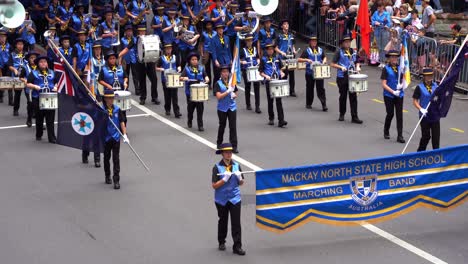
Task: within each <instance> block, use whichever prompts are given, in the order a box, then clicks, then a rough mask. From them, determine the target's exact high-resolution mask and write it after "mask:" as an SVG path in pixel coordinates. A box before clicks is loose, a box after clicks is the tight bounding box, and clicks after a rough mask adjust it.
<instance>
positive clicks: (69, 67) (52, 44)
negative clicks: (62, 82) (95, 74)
mask: <svg viewBox="0 0 468 264" xmlns="http://www.w3.org/2000/svg"><path fill="white" fill-rule="evenodd" d="M44 35H46V34H44ZM45 37H46V39H47V43H48V44H49V46H51V47H52V49H53V51H54V53H55V55H58V56H59V57H60V58H61V59H62V61H63V62H64V63H65V65H66V66H67V67H68V69H69V70H70V71H71V72H72V73H73V75H74V76H75V78H76V79H77V80H78V81H79V82H80V83H81V85H83V87H84V88H85V89H86V91H87V93H88V95H89V96H90V97H91V98H92V99H93V101H94V102H95V103H96V104H97V105H98V106H100V107H102V105H101V103H99V102H98V101H97V99H96V97H95V96H94V95H93V94H92V93H91V91H90V90H89V89H88V87H87V86H86V84H85V83H84V82H83V80H81V78H80V76H78V74H77V73H76V72H75V70H73V67H72V66H71V65H70V63H69V62H68V61H67V59H66V58H65V56H63V54H62V53H61V52H60V51H59V50H58V48H57V46H56V45H55V43H54V42H53V41H52V40H51V39H50V38H49V37H48V36H45ZM107 117H108V119H109V121H110V122H111V123H112V125H114V127H115V128H116V129H117V131H119V134H120V136H121V137H123V134H122V132H121V131H120V129H119V128H118V127H117V125H116V124H115V123H114V121H113V120H112V119H111V118H110V117H109V115H107ZM125 143H127V145H128V146H129V147H130V149H131V150H132V152H133V154H135V156H136V157H137V158H138V160H140V162H141V164H142V165H143V167H145V169H146V170H147V171H148V172H149V171H150V169H149V168H148V166H146V164H145V162H144V161H143V160H142V159H141V158H140V155H138V153H137V152H136V151H135V149H134V148H133V147H132V145H130V143H129V142H125Z"/></svg>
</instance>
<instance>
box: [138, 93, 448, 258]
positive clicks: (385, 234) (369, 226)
mask: <svg viewBox="0 0 468 264" xmlns="http://www.w3.org/2000/svg"><path fill="white" fill-rule="evenodd" d="M132 104H133V105H134V106H135V107H137V108H139V109H140V110H141V111H143V112H145V113H147V114H148V115H150V116H152V117H154V118H155V119H157V120H159V121H161V122H162V123H164V124H166V125H168V126H170V127H172V128H174V129H176V130H177V131H179V132H181V133H182V134H185V135H187V136H189V137H191V138H193V139H195V140H196V141H198V142H200V143H202V144H204V145H205V146H207V147H209V148H212V149H214V150H215V149H216V144H213V143H211V142H210V141H208V140H206V139H204V138H202V137H201V136H199V135H197V134H195V133H193V132H191V131H189V130H187V129H185V128H184V127H182V126H180V125H178V124H176V123H174V122H172V121H170V120H168V119H166V118H164V117H162V116H161V115H159V114H157V113H155V112H153V111H152V110H150V109H149V108H147V107H145V106H142V105H139V104H138V103H137V102H136V101H135V100H132ZM233 157H234V159H235V160H236V161H237V162H239V163H241V164H242V165H243V166H247V167H249V168H250V169H252V170H255V171H259V170H263V169H262V168H260V167H259V166H257V165H255V164H253V163H251V162H249V161H247V160H245V159H243V158H241V157H239V156H238V155H233ZM361 226H362V227H364V228H365V229H367V230H369V231H371V232H372V233H374V234H377V235H379V236H381V237H383V238H385V239H387V240H389V241H390V242H392V243H394V244H396V245H398V246H400V247H402V248H404V249H406V250H408V251H410V252H412V253H414V254H416V255H418V256H420V257H421V258H424V259H426V260H427V261H429V262H431V263H434V264H447V262H445V261H443V260H441V259H439V258H437V257H435V256H433V255H431V254H429V253H427V252H426V251H424V250H422V249H419V248H417V247H415V246H413V245H411V244H410V243H408V242H406V241H404V240H401V239H399V238H398V237H396V236H394V235H392V234H390V233H388V232H386V231H384V230H382V229H380V228H378V227H376V226H374V225H372V224H361Z"/></svg>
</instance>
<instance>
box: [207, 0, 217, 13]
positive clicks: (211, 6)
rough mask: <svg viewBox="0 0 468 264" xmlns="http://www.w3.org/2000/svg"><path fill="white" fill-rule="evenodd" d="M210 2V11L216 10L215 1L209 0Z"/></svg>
mask: <svg viewBox="0 0 468 264" xmlns="http://www.w3.org/2000/svg"><path fill="white" fill-rule="evenodd" d="M208 2H210V3H211V5H210V11H213V9H215V8H216V3H215V2H214V1H213V0H208Z"/></svg>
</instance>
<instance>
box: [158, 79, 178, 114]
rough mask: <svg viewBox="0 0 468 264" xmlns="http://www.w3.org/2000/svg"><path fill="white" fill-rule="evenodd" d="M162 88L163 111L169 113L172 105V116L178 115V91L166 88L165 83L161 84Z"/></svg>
mask: <svg viewBox="0 0 468 264" xmlns="http://www.w3.org/2000/svg"><path fill="white" fill-rule="evenodd" d="M162 87H163V92H164V110H166V112H170V111H171V103H172V106H173V109H174V114H179V113H180V108H179V96H178V94H177V93H178V92H179V90H178V89H177V88H167V85H166V83H162Z"/></svg>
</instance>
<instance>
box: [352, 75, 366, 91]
mask: <svg viewBox="0 0 468 264" xmlns="http://www.w3.org/2000/svg"><path fill="white" fill-rule="evenodd" d="M349 92H351V93H362V92H367V75H366V74H351V75H349Z"/></svg>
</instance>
